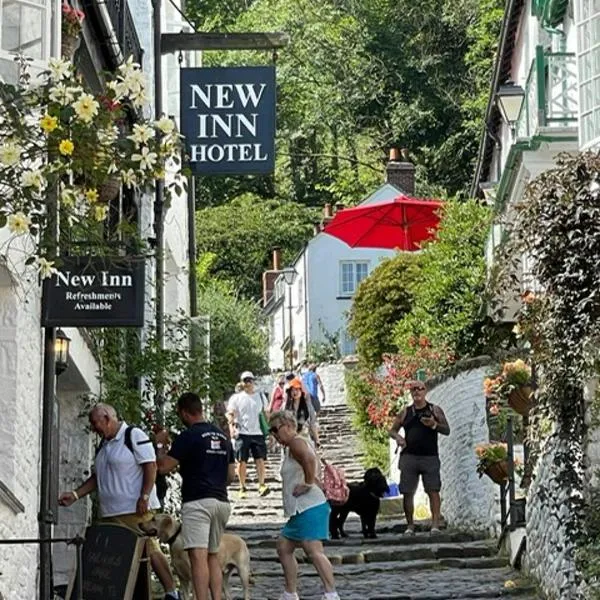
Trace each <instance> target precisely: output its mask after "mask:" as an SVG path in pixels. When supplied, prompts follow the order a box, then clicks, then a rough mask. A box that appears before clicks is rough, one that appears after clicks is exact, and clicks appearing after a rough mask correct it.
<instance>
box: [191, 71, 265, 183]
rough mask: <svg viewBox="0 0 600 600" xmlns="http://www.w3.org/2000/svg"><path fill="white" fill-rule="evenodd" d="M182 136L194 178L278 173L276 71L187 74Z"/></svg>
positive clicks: (195, 72)
mask: <svg viewBox="0 0 600 600" xmlns="http://www.w3.org/2000/svg"><path fill="white" fill-rule="evenodd" d="M181 132H182V134H183V136H184V137H185V141H186V150H187V154H188V160H189V164H190V167H191V170H192V172H193V173H194V175H219V174H220V175H248V174H265V173H272V172H273V170H274V168H275V67H215V68H206V69H205V68H194V69H181Z"/></svg>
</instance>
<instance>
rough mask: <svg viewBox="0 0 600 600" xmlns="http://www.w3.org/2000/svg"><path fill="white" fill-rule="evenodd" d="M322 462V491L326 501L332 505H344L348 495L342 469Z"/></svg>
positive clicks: (348, 491)
mask: <svg viewBox="0 0 600 600" xmlns="http://www.w3.org/2000/svg"><path fill="white" fill-rule="evenodd" d="M322 462H323V491H324V492H325V497H326V498H327V500H328V501H329V502H330V503H331V504H334V505H341V504H345V503H346V502H347V500H348V496H349V495H350V489H349V488H348V484H347V483H346V475H345V474H344V469H341V468H340V467H334V466H333V465H332V464H331V463H327V462H325V461H324V460H323V461H322Z"/></svg>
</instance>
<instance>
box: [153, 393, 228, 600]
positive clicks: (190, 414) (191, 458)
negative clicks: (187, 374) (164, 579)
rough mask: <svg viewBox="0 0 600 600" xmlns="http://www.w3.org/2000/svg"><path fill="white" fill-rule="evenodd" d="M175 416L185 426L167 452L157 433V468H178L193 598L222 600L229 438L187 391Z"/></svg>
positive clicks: (162, 470)
mask: <svg viewBox="0 0 600 600" xmlns="http://www.w3.org/2000/svg"><path fill="white" fill-rule="evenodd" d="M177 414H178V415H179V418H180V419H181V421H182V422H183V423H184V425H186V426H187V429H186V430H185V431H183V432H182V433H181V434H179V435H178V436H177V438H176V439H175V441H174V442H173V445H172V447H171V449H170V450H169V451H168V453H167V446H168V443H169V434H168V432H167V431H161V432H159V433H157V434H156V442H157V448H158V458H157V464H158V471H159V473H165V474H166V473H169V472H171V471H172V470H173V469H175V468H176V467H177V466H179V469H180V473H181V479H182V486H181V497H182V507H181V520H182V522H183V528H182V530H181V535H182V539H183V545H184V547H185V549H186V550H187V552H188V555H189V557H190V563H191V566H192V580H193V586H194V594H195V596H196V600H208V597H209V596H208V591H209V587H210V592H211V594H212V598H213V600H221V589H222V580H223V573H222V571H221V566H220V564H219V561H218V557H217V553H218V551H219V544H220V543H221V537H222V536H223V532H224V530H225V526H226V525H227V520H228V519H229V514H230V512H231V508H230V506H229V502H228V500H227V486H228V485H229V484H230V483H231V482H232V481H233V480H234V478H235V465H234V459H233V451H232V449H231V444H230V443H229V440H228V439H227V436H226V435H225V434H224V433H223V431H221V430H220V429H219V428H218V427H215V426H214V425H212V424H211V423H208V422H207V421H205V419H204V413H203V410H202V401H201V400H200V398H199V397H198V396H197V395H196V394H193V393H191V392H188V393H186V394H183V395H182V396H181V397H180V398H179V400H178V401H177Z"/></svg>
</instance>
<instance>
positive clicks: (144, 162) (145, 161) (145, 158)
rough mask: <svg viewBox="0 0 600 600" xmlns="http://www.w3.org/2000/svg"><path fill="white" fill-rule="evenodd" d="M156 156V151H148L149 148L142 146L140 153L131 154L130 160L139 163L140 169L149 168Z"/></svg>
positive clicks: (151, 166)
mask: <svg viewBox="0 0 600 600" xmlns="http://www.w3.org/2000/svg"><path fill="white" fill-rule="evenodd" d="M157 158H158V154H156V152H150V148H148V147H147V146H144V147H143V148H142V149H141V154H132V155H131V160H133V161H135V162H139V163H140V170H141V171H144V170H146V169H147V170H151V169H152V168H153V166H154V163H155V162H156V159H157Z"/></svg>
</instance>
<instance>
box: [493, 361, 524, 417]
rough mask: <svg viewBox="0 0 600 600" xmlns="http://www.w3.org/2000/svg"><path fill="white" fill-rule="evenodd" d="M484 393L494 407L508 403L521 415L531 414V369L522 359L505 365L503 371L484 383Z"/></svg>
mask: <svg viewBox="0 0 600 600" xmlns="http://www.w3.org/2000/svg"><path fill="white" fill-rule="evenodd" d="M483 392H484V394H485V396H486V398H487V399H488V400H491V401H492V404H493V405H497V404H498V403H500V404H501V403H503V402H504V401H506V402H507V403H508V405H509V406H510V407H511V408H512V409H513V410H514V411H515V412H517V413H519V414H520V415H526V414H527V413H528V412H529V403H530V397H531V395H532V393H533V388H532V386H531V367H530V366H529V365H527V364H526V363H525V361H523V360H521V359H520V358H519V359H517V360H514V361H509V362H506V363H504V365H503V366H502V371H501V372H500V373H496V374H495V375H493V376H491V377H486V378H485V379H484V381H483Z"/></svg>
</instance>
